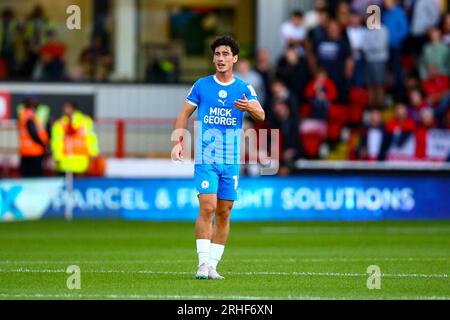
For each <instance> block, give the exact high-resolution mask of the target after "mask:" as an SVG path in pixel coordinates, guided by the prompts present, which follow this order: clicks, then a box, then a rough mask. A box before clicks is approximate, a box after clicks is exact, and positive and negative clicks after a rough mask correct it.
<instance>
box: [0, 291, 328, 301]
mask: <svg viewBox="0 0 450 320" xmlns="http://www.w3.org/2000/svg"><path fill="white" fill-rule="evenodd" d="M0 298H53V299H55V298H75V299H76V298H106V299H220V300H223V299H232V300H281V299H294V300H297V299H298V300H308V299H309V300H318V299H323V298H320V297H313V296H287V297H262V296H208V295H204V296H203V295H157V294H105V295H101V294H9V293H0Z"/></svg>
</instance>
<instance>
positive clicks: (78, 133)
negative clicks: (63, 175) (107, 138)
mask: <svg viewBox="0 0 450 320" xmlns="http://www.w3.org/2000/svg"><path fill="white" fill-rule="evenodd" d="M51 149H52V154H53V159H54V160H55V162H56V169H57V170H58V171H59V172H73V173H85V172H86V171H87V170H88V168H89V159H90V158H91V157H96V156H97V155H98V153H99V149H98V141H97V135H96V134H95V132H94V122H93V121H92V119H91V117H89V116H87V115H84V114H83V113H82V112H80V111H75V113H74V115H73V116H72V122H70V119H69V117H67V116H63V117H61V118H60V119H58V120H57V121H55V123H54V124H53V126H52V134H51Z"/></svg>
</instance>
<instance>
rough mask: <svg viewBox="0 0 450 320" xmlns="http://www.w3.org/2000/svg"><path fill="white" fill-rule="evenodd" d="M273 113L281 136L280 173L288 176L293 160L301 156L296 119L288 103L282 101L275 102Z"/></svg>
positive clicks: (292, 166)
mask: <svg viewBox="0 0 450 320" xmlns="http://www.w3.org/2000/svg"><path fill="white" fill-rule="evenodd" d="M273 113H274V115H275V124H276V127H277V128H279V129H280V135H281V153H280V156H281V163H280V164H281V167H282V168H280V172H281V174H289V172H290V171H291V170H292V169H294V164H295V160H297V159H298V158H299V157H300V156H301V151H300V150H301V149H300V140H299V131H298V130H299V129H298V128H299V127H298V125H299V123H298V119H297V118H296V117H293V116H292V114H291V112H290V108H289V105H288V103H286V101H283V100H279V101H277V102H275V104H274V106H273Z"/></svg>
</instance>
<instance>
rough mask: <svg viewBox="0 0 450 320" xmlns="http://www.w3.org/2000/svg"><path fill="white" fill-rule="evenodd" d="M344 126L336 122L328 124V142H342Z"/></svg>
mask: <svg viewBox="0 0 450 320" xmlns="http://www.w3.org/2000/svg"><path fill="white" fill-rule="evenodd" d="M341 131H342V125H341V124H340V123H336V122H329V123H328V131H327V139H328V141H333V142H337V141H339V140H341Z"/></svg>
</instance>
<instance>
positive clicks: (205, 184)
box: [202, 180, 209, 189]
mask: <svg viewBox="0 0 450 320" xmlns="http://www.w3.org/2000/svg"><path fill="white" fill-rule="evenodd" d="M202 188H203V189H208V188H209V182H208V180H203V181H202Z"/></svg>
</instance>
